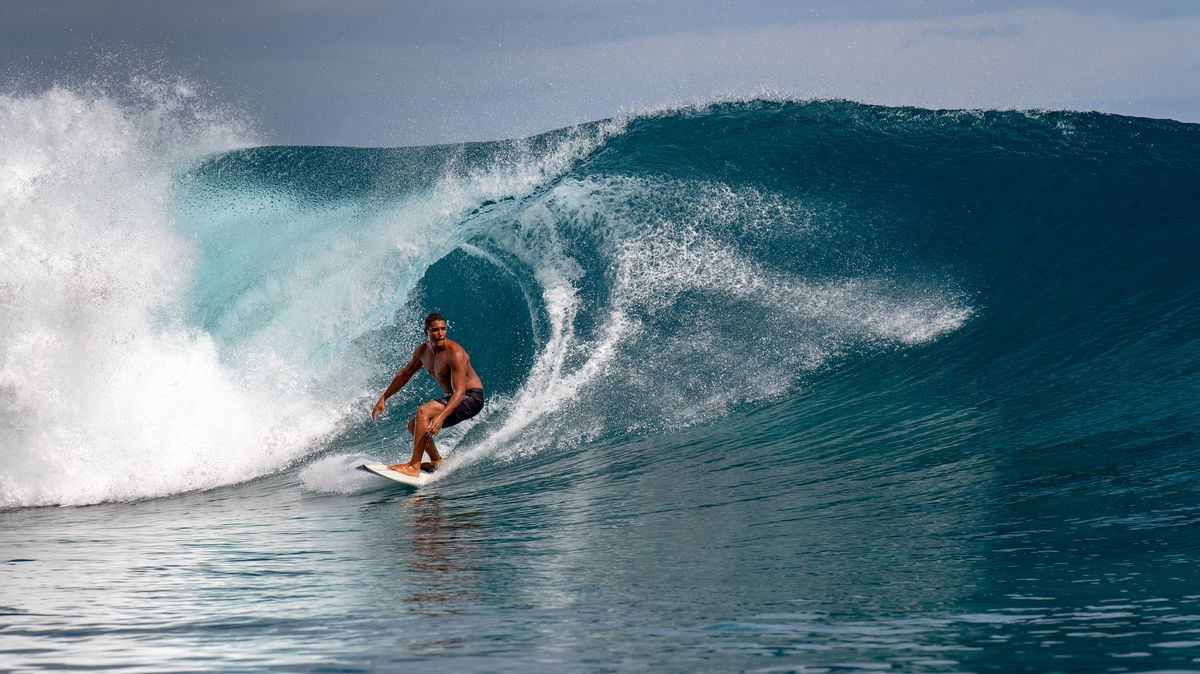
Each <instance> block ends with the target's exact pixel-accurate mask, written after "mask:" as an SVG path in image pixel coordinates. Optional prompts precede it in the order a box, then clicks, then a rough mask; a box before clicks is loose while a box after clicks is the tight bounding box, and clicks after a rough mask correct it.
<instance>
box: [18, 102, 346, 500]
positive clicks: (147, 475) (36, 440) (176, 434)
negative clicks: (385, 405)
mask: <svg viewBox="0 0 1200 674" xmlns="http://www.w3.org/2000/svg"><path fill="white" fill-rule="evenodd" d="M134 84H135V85H136V86H137V87H140V89H139V91H140V93H141V94H142V97H141V98H139V99H137V100H135V101H132V102H130V101H126V102H118V101H117V100H116V99H115V98H113V97H110V96H108V95H106V94H104V93H103V92H88V91H72V90H67V89H63V88H54V89H51V90H49V91H46V92H43V93H41V94H37V95H29V96H18V97H12V96H0V147H4V148H5V152H4V153H3V154H2V155H0V194H2V195H3V199H4V201H5V208H4V209H3V210H2V211H0V298H2V300H3V301H2V303H3V305H4V307H5V311H4V312H3V314H2V315H0V354H2V358H3V360H2V362H0V426H2V427H3V430H4V432H3V433H2V434H0V506H21V505H41V504H83V503H94V502H97V501H106V500H124V499H133V498H144V497H149V496H156V495H163V494H171V493H176V492H180V491H187V490H193V489H204V488H209V487H214V486H217V485H221V484H228V483H230V482H236V481H241V480H246V479H249V478H252V477H255V476H257V475H261V474H263V473H265V472H269V471H271V470H274V469H277V468H278V467H279V466H281V465H284V464H286V463H287V462H288V461H291V460H294V459H295V458H296V457H297V456H298V454H299V453H300V452H302V451H303V448H304V447H305V446H307V445H308V444H309V443H311V442H312V441H313V440H314V439H315V438H317V437H320V436H323V435H326V434H328V433H329V432H331V431H332V430H333V429H334V427H335V423H336V421H337V417H336V415H333V414H330V413H328V412H327V411H324V410H323V408H322V406H321V405H320V404H319V401H316V400H314V399H313V398H312V397H311V396H309V395H308V394H307V392H306V391H304V390H303V388H299V389H298V388H296V387H295V386H293V384H294V383H295V380H296V373H295V372H294V371H292V370H290V369H289V368H288V367H287V366H286V364H283V363H281V362H279V361H278V360H274V359H272V358H270V357H269V356H267V357H264V358H262V359H260V360H259V361H258V362H257V363H255V364H254V366H252V367H245V368H243V369H234V368H231V367H229V366H228V365H227V364H225V363H223V362H222V358H221V357H220V354H219V353H218V349H217V346H216V344H215V343H214V341H213V340H212V338H211V337H210V336H209V335H206V334H203V333H201V332H197V331H195V330H192V329H189V328H188V327H186V326H185V325H184V324H183V322H182V321H181V316H182V314H183V295H184V293H185V291H186V289H187V286H188V283H189V279H190V275H191V272H192V266H193V260H194V250H193V249H192V246H191V245H190V244H189V242H188V241H186V240H184V239H182V238H180V237H179V236H178V235H177V234H175V232H174V230H173V228H172V221H171V216H170V213H169V203H170V195H171V192H172V179H173V177H174V176H175V175H176V174H177V173H178V171H180V170H182V169H183V168H184V167H186V166H189V165H191V164H192V163H194V162H195V161H196V160H197V159H198V158H200V157H203V156H205V155H208V154H210V153H212V152H216V151H221V150H227V149H231V148H234V147H238V146H241V145H244V144H246V143H247V141H246V139H245V137H244V136H243V131H242V126H241V125H240V124H239V123H237V122H236V121H234V120H228V119H221V118H220V117H219V116H218V115H215V114H214V113H213V111H211V110H207V109H204V108H203V107H202V106H201V105H200V104H199V102H198V101H196V100H194V93H193V92H192V91H191V90H190V89H189V88H188V87H187V86H186V85H182V84H178V85H177V86H170V83H161V82H157V83H154V82H145V81H142V82H135V83H134Z"/></svg>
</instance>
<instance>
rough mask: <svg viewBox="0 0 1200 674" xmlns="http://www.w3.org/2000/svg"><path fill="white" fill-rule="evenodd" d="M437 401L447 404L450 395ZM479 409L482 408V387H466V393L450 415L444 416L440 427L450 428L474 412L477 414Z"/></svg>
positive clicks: (468, 417) (471, 415)
mask: <svg viewBox="0 0 1200 674" xmlns="http://www.w3.org/2000/svg"><path fill="white" fill-rule="evenodd" d="M438 402H440V403H441V404H443V405H449V404H450V396H446V397H444V398H442V399H441V400H439V401H438ZM481 409H483V389H481V388H469V389H467V392H466V394H464V395H463V399H462V402H460V403H459V404H458V407H455V408H454V411H453V412H451V413H450V415H449V416H447V417H446V420H445V421H443V422H442V428H450V427H451V426H453V425H454V424H457V423H458V422H460V421H466V420H467V419H470V418H471V417H473V416H475V415H476V414H479V410H481Z"/></svg>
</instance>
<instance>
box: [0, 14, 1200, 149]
mask: <svg viewBox="0 0 1200 674" xmlns="http://www.w3.org/2000/svg"><path fill="white" fill-rule="evenodd" d="M147 74H148V75H150V76H152V77H162V78H176V77H182V78H185V79H188V80H190V81H192V82H194V83H196V84H197V85H199V89H200V90H202V91H204V92H205V94H204V95H205V96H210V97H212V98H213V99H214V100H216V101H218V102H220V103H221V104H227V105H229V106H232V107H234V108H236V109H237V110H239V111H241V112H242V113H244V114H245V115H246V116H248V117H250V118H251V119H253V120H255V122H256V126H257V128H258V130H259V135H260V137H261V138H262V140H263V141H264V142H266V143H272V144H289V145H359V146H402V145H420V144H432V143H447V142H460V141H473V140H491V139H496V138H511V137H522V136H528V135H532V134H535V133H539V132H542V131H547V130H550V129H555V128H560V127H563V126H568V125H571V124H577V123H581V122H586V121H592V120H596V119H603V118H607V117H612V116H614V115H617V114H621V113H627V112H636V111H638V110H642V109H647V108H659V107H664V106H673V105H681V104H690V103H697V102H704V101H708V100H713V99H718V98H746V97H753V96H755V95H763V94H769V95H771V96H773V97H778V96H789V97H796V98H800V99H808V98H847V99H852V100H856V101H862V102H867V103H880V104H887V105H916V106H921V107H930V108H960V107H965V108H1021V109H1024V108H1040V109H1063V108H1068V109H1077V110H1100V111H1104V112H1115V113H1120V114H1127V115H1137V116H1145V117H1160V118H1171V119H1176V120H1180V121H1186V122H1200V2H1198V1H1194V0H1161V1H1156V0H1127V1H1125V2H1118V1H1115V0H1041V1H1035V0H1028V1H1022V0H1009V1H999V0H996V1H991V0H976V1H974V2H972V1H969V0H958V1H938V0H926V1H920V0H838V1H830V2H810V1H805V0H795V1H791V2H784V1H779V2H777V1H767V0H764V1H761V2H756V1H754V0H740V1H737V0H735V1H724V0H658V1H653V0H645V1H639V2H635V1H633V0H511V1H507V2H505V1H501V0H490V1H489V0H470V1H462V0H442V1H437V2H434V1H429V2H414V1H411V0H390V1H387V0H360V1H354V0H339V1H336V2H335V1H328V0H286V1H285V0H258V1H253V0H250V1H244V2H233V1H229V0H213V1H211V2H181V1H177V0H42V1H33V0H5V2H3V3H0V95H22V94H28V93H31V92H33V93H35V92H37V91H39V90H42V89H44V88H46V87H48V86H50V85H51V84H53V83H62V84H67V85H72V84H77V83H78V82H82V81H87V80H88V79H93V78H101V79H105V80H119V79H121V78H122V77H133V76H137V75H147Z"/></svg>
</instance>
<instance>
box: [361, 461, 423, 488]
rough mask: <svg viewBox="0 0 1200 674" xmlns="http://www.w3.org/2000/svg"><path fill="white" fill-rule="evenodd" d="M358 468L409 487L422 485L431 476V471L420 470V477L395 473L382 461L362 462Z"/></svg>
mask: <svg viewBox="0 0 1200 674" xmlns="http://www.w3.org/2000/svg"><path fill="white" fill-rule="evenodd" d="M358 469H359V470H365V471H367V472H368V473H373V474H375V475H378V476H379V477H386V478H387V479H389V480H391V481H393V482H399V483H400V484H405V485H408V486H410V487H424V486H425V483H426V482H429V478H430V477H432V476H433V474H432V473H426V472H425V471H421V476H420V477H413V476H411V475H405V474H404V473H397V472H396V471H394V470H388V467H387V466H385V465H384V464H382V463H364V464H362V465H361V466H358Z"/></svg>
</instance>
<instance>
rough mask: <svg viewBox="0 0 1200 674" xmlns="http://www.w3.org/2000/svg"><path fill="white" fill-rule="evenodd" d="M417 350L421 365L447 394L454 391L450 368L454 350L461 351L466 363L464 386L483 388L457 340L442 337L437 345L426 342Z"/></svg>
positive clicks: (481, 381)
mask: <svg viewBox="0 0 1200 674" xmlns="http://www.w3.org/2000/svg"><path fill="white" fill-rule="evenodd" d="M417 351H418V353H417V357H418V358H420V359H421V365H422V366H424V368H425V371H426V372H428V373H429V375H430V376H431V377H433V380H434V381H436V382H437V383H438V386H440V387H441V388H442V390H443V391H445V392H446V393H447V394H452V393H454V386H453V383H452V381H451V370H450V360H451V359H450V355H451V353H454V352H461V353H462V357H463V361H464V362H465V363H466V365H467V372H466V375H467V381H466V388H468V389H473V388H477V389H482V388H483V380H481V379H480V378H479V375H478V374H475V368H473V367H471V357H470V356H468V355H467V352H466V350H465V349H463V348H462V347H461V346H459V345H458V343H457V342H453V341H451V340H449V339H443V340H442V341H441V344H439V345H438V346H437V347H434V346H432V345H430V344H429V343H428V342H426V343H424V344H422V345H421V346H420V347H418V349H417Z"/></svg>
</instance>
